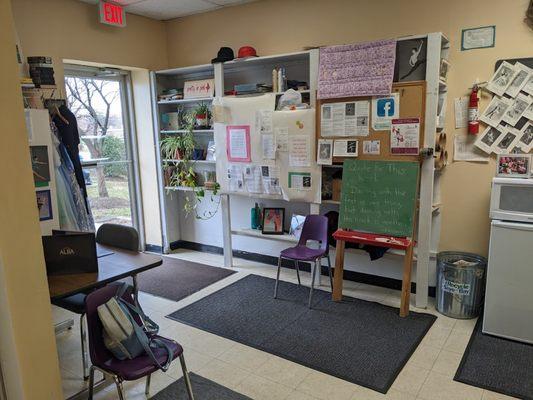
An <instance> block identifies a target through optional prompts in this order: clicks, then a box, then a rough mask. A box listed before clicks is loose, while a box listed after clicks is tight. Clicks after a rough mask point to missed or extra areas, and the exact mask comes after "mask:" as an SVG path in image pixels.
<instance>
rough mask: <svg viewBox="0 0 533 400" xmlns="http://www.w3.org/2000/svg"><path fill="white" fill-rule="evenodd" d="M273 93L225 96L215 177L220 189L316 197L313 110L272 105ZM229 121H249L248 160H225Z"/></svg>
mask: <svg viewBox="0 0 533 400" xmlns="http://www.w3.org/2000/svg"><path fill="white" fill-rule="evenodd" d="M274 104H275V97H274V95H272V94H265V95H262V96H256V97H245V98H242V97H223V98H221V99H219V101H218V104H217V105H218V106H219V110H222V111H221V112H222V113H223V115H220V118H219V119H218V121H223V122H216V123H215V126H214V130H215V146H216V160H217V161H216V168H217V180H218V182H219V183H220V187H221V192H222V193H230V194H238V195H243V196H249V197H254V198H267V199H284V200H298V201H302V202H309V203H320V196H321V195H320V188H321V185H322V182H321V170H320V167H319V166H318V165H317V163H316V149H315V147H316V143H315V134H316V132H315V110H314V109H309V110H295V111H274ZM228 126H241V127H242V126H247V127H249V131H250V155H251V160H250V162H245V161H243V162H231V161H228V145H229V146H230V148H231V143H229V142H228V140H231V139H229V138H228V135H227V127H228Z"/></svg>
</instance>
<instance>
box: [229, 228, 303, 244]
mask: <svg viewBox="0 0 533 400" xmlns="http://www.w3.org/2000/svg"><path fill="white" fill-rule="evenodd" d="M231 234H232V235H240V236H250V237H255V238H260V239H266V240H276V241H278V242H289V243H298V238H296V236H293V235H289V234H288V233H284V234H283V235H264V234H263V233H262V232H261V231H260V230H258V229H249V228H243V229H232V231H231Z"/></svg>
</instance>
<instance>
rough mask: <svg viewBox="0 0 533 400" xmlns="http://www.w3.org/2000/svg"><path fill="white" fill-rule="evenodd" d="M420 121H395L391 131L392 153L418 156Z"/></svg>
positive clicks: (411, 119)
mask: <svg viewBox="0 0 533 400" xmlns="http://www.w3.org/2000/svg"><path fill="white" fill-rule="evenodd" d="M419 137H420V119H419V118H402V119H393V120H392V125H391V130H390V147H391V148H390V152H391V154H395V155H412V154H418V150H419Z"/></svg>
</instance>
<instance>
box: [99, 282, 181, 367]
mask: <svg viewBox="0 0 533 400" xmlns="http://www.w3.org/2000/svg"><path fill="white" fill-rule="evenodd" d="M130 288H131V286H130V285H128V284H126V283H124V284H122V286H121V287H120V289H119V290H118V291H117V293H116V294H115V296H114V297H113V298H111V299H109V300H108V301H107V302H106V303H104V304H102V305H100V306H98V308H97V310H98V316H99V317H100V321H101V322H102V325H103V328H104V334H103V335H104V345H105V347H106V348H107V349H108V350H109V351H110V352H111V353H112V354H113V355H114V356H115V357H116V358H118V359H119V360H126V359H130V360H131V359H133V358H136V357H139V356H141V355H143V354H147V355H148V356H149V357H150V358H151V359H152V362H153V363H154V365H156V366H157V367H158V368H159V369H161V370H163V371H166V370H168V367H169V366H170V363H171V362H172V360H173V359H174V354H173V352H172V349H171V348H170V347H169V346H168V345H167V344H166V343H165V342H163V341H162V340H160V339H157V338H155V337H154V336H155V335H156V334H157V332H158V331H159V326H158V325H157V324H156V323H155V322H154V321H152V320H151V319H150V318H148V317H147V316H146V314H145V313H144V311H143V310H142V308H141V306H140V305H139V303H138V301H137V299H135V300H134V304H131V303H129V302H128V301H126V300H125V299H124V298H123V296H124V293H126V291H127V290H128V289H130ZM129 292H130V293H131V289H130V291H129ZM135 317H137V318H138V319H139V320H140V321H141V324H142V326H139V323H138V322H137V321H136V319H135ZM156 348H163V349H165V350H166V352H167V361H166V362H165V363H164V364H163V365H161V364H160V363H159V362H158V361H157V359H156V357H155V355H154V353H153V351H152V349H156Z"/></svg>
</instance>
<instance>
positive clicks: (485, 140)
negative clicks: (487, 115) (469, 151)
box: [474, 126, 506, 154]
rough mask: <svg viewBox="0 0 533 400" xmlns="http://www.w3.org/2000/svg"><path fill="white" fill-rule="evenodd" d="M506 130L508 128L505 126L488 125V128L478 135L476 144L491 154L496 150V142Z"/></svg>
mask: <svg viewBox="0 0 533 400" xmlns="http://www.w3.org/2000/svg"><path fill="white" fill-rule="evenodd" d="M505 130H506V129H505V128H504V127H503V126H498V127H497V128H494V127H493V126H487V128H486V129H485V130H484V131H483V132H482V133H481V134H480V135H478V137H477V139H476V141H475V142H474V145H475V146H476V147H477V148H479V149H481V150H483V151H484V152H485V153H487V154H491V153H492V152H493V151H494V143H496V141H498V139H499V138H500V136H501V135H502V134H503V132H504V131H505Z"/></svg>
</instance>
